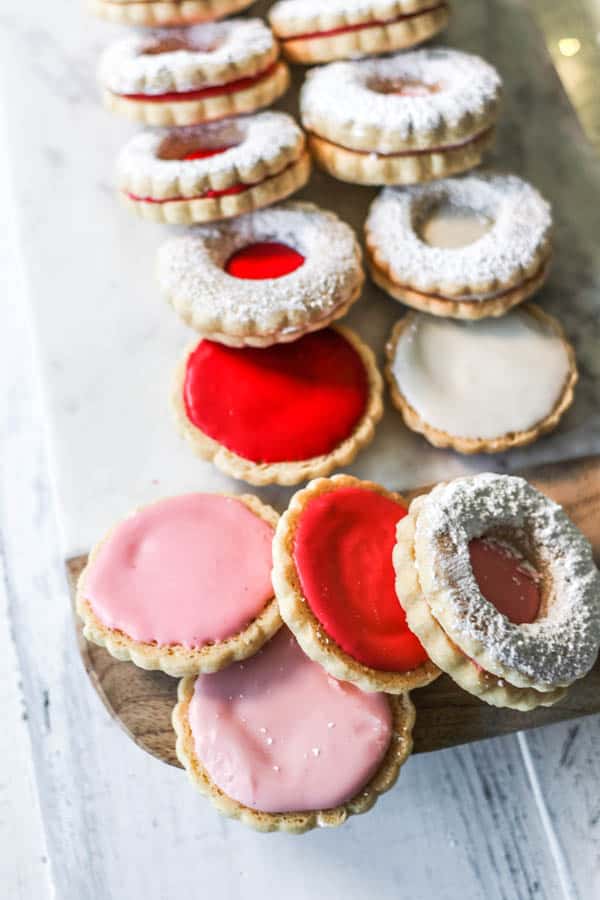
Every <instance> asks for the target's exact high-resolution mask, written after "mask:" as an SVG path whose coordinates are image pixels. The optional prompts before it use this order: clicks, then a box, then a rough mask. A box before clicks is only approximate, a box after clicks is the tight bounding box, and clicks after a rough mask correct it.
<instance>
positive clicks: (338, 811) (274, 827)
mask: <svg viewBox="0 0 600 900" xmlns="http://www.w3.org/2000/svg"><path fill="white" fill-rule="evenodd" d="M194 684H195V678H184V679H183V680H182V681H181V682H180V683H179V689H178V703H177V705H176V706H175V709H174V710H173V728H174V730H175V733H176V735H177V744H176V752H177V757H178V759H179V761H180V762H181V764H182V766H183V767H184V768H185V769H186V771H187V773H188V775H189V777H190V778H191V780H192V782H193V783H194V784H195V785H196V787H197V788H198V790H199V791H200V792H201V793H202V794H204V795H205V796H206V797H207V798H208V799H209V800H210V802H211V803H212V804H213V806H214V807H215V808H216V809H217V810H218V811H219V812H220V813H222V814H223V815H225V816H228V817H229V818H231V819H239V820H240V821H241V822H243V823H244V825H248V826H250V827H251V828H254V829H256V830H257V831H263V832H268V831H287V832H289V833H291V834H302V833H303V832H305V831H310V830H311V829H312V828H319V827H320V828H324V827H329V828H331V827H337V826H338V825H342V824H343V823H344V822H345V821H346V819H347V818H348V817H349V816H351V815H359V814H360V813H364V812H367V810H369V809H371V807H372V806H373V805H374V803H375V802H376V801H377V798H378V797H379V795H380V794H383V793H384V792H385V791H388V790H389V789H390V788H391V787H393V785H394V784H395V782H396V779H397V778H398V775H399V773H400V769H401V767H402V765H403V763H404V762H405V760H406V759H407V758H408V756H409V755H410V752H411V750H412V729H413V725H414V722H415V708H414V706H413V704H412V703H411V700H410V698H409V696H408V694H401V695H400V696H398V697H390V698H389V702H390V704H391V707H392V716H393V722H392V739H391V742H390V746H389V748H388V751H387V753H386V755H385V757H384V759H383V762H382V764H381V766H380V767H379V770H378V771H377V772H376V773H375V775H374V776H373V778H371V780H370V781H369V782H368V783H367V784H366V785H365V786H364V787H363V788H362V789H361V790H360V791H359V793H358V794H357V795H356V796H355V797H353V798H352V799H351V800H349V801H347V802H346V803H344V804H342V805H340V806H336V807H335V808H333V809H325V810H314V811H309V812H285V813H266V812H260V811H259V810H255V809H251V808H250V807H248V806H244V805H243V804H242V803H239V802H238V801H237V800H234V799H233V798H232V797H229V796H228V795H227V794H225V793H224V791H222V790H221V789H220V788H218V787H217V786H216V784H215V783H214V782H213V781H212V779H211V778H210V776H209V774H208V772H207V771H206V769H205V768H204V767H203V765H202V763H201V762H200V760H199V759H198V757H197V756H196V752H195V747H194V738H193V735H192V731H191V728H190V724H189V715H188V710H189V705H190V701H191V699H192V696H193V692H194ZM291 701H292V702H293V698H291Z"/></svg>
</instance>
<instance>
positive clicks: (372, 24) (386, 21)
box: [283, 3, 445, 43]
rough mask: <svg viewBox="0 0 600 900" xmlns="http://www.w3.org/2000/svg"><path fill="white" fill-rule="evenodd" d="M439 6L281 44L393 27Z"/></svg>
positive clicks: (313, 33)
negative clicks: (368, 29) (388, 26)
mask: <svg viewBox="0 0 600 900" xmlns="http://www.w3.org/2000/svg"><path fill="white" fill-rule="evenodd" d="M441 6H445V3H438V4H436V5H435V6H430V7H428V8H427V9H419V10H418V11H417V12H414V13H408V15H403V16H396V17H395V18H393V19H372V20H371V21H370V22H359V23H358V24H357V25H343V26H342V27H341V28H331V29H329V30H328V31H309V32H307V33H306V34H293V35H290V36H289V37H284V38H283V42H284V43H285V42H286V41H309V40H312V39H314V38H323V37H335V35H336V34H348V33H350V32H352V31H363V30H364V29H365V28H376V27H377V28H379V27H381V26H382V25H383V26H385V25H393V24H394V23H395V22H402V21H404V19H413V18H414V17H415V16H422V15H423V14H424V13H428V12H431V11H432V10H434V9H439V8H440V7H441Z"/></svg>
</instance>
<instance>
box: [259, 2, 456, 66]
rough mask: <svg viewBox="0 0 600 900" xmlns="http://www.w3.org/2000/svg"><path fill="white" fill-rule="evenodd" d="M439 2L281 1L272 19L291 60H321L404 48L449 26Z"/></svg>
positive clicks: (353, 56)
mask: <svg viewBox="0 0 600 900" xmlns="http://www.w3.org/2000/svg"><path fill="white" fill-rule="evenodd" d="M448 16H449V7H448V4H447V3H445V2H439V0H329V2H328V3H327V4H323V3H321V2H319V0H282V2H280V3H276V4H275V5H274V6H272V7H271V10H270V12H269V22H270V25H271V28H272V29H273V31H274V33H275V35H276V37H277V38H278V39H279V41H280V42H281V46H282V49H283V53H284V55H285V56H286V57H287V58H288V59H289V60H291V61H292V62H297V63H306V64H309V65H310V64H313V63H322V62H331V61H332V60H335V59H353V58H355V57H357V56H372V55H378V54H381V53H391V52H393V51H394V50H406V49H407V48H408V47H414V46H416V45H417V44H421V43H422V42H423V41H427V40H429V38H431V37H433V35H435V34H437V33H438V32H439V31H441V30H442V28H445V27H446V25H447V24H448Z"/></svg>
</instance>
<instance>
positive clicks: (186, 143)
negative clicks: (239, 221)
mask: <svg viewBox="0 0 600 900" xmlns="http://www.w3.org/2000/svg"><path fill="white" fill-rule="evenodd" d="M117 172H118V187H119V190H120V192H121V195H122V197H123V200H124V201H125V203H126V205H127V206H128V207H129V208H131V209H132V210H133V211H134V212H136V213H137V214H138V215H140V216H142V217H143V218H146V219H150V220H151V221H154V222H168V223H172V224H180V225H186V224H192V223H194V222H211V221H215V220H219V219H225V218H230V217H232V216H238V215H241V214H242V213H246V212H250V211H252V210H254V209H258V208H260V207H262V206H268V205H269V204H271V203H274V202H275V201H277V200H281V199H283V198H284V197H287V196H288V195H289V194H292V193H294V191H297V190H298V189H299V188H301V187H302V186H303V185H304V184H305V183H306V181H307V180H308V178H309V175H310V158H309V155H308V153H307V151H306V142H305V138H304V134H303V133H302V130H301V129H300V128H299V127H298V125H297V124H296V123H295V121H294V120H293V119H292V117H291V116H288V115H286V114H285V113H281V112H270V111H269V112H262V113H256V114H255V115H253V116H244V117H241V118H239V119H226V120H224V121H222V122H211V123H208V124H205V125H196V126H192V127H189V128H171V129H156V130H152V131H146V132H142V133H141V134H138V135H136V136H135V137H133V138H132V139H131V140H130V141H129V142H128V143H127V144H126V145H125V147H124V148H123V150H122V151H121V154H120V156H119V160H118V165H117Z"/></svg>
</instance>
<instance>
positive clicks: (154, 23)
mask: <svg viewBox="0 0 600 900" xmlns="http://www.w3.org/2000/svg"><path fill="white" fill-rule="evenodd" d="M253 2H254V0H154V2H152V0H140V2H135V0H131V2H127V0H88V7H89V10H90V12H92V13H94V15H96V16H99V17H100V18H101V19H106V21H108V22H114V23H115V24H116V25H133V26H137V25H141V26H146V27H149V28H166V27H167V28H168V27H171V26H178V25H195V24H197V23H199V22H210V21H214V20H215V19H224V18H225V17H226V16H231V15H233V14H234V13H237V12H241V11H242V10H243V9H246V8H247V7H248V6H250V5H251V4H252V3H253Z"/></svg>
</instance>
